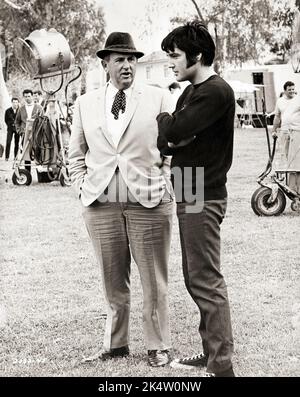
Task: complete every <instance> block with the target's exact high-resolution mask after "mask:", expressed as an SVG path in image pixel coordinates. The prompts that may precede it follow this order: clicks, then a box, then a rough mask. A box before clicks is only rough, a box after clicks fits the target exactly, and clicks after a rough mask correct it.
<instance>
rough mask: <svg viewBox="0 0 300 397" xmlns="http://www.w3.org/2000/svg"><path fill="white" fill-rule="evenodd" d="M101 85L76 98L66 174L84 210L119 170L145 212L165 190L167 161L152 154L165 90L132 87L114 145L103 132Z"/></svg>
mask: <svg viewBox="0 0 300 397" xmlns="http://www.w3.org/2000/svg"><path fill="white" fill-rule="evenodd" d="M106 88H107V85H105V86H103V87H101V88H99V89H97V90H94V91H91V92H88V93H86V94H84V95H82V96H80V97H79V98H78V99H77V101H76V104H75V110H74V117H73V125H72V133H71V138H70V146H69V154H68V156H69V172H70V176H71V180H72V182H73V185H74V187H75V189H76V191H77V194H78V197H80V199H81V201H82V204H83V205H84V206H88V205H90V204H91V203H92V202H93V201H95V200H96V199H97V198H98V197H99V196H100V195H101V194H102V193H103V192H104V190H105V188H106V187H107V186H108V185H109V183H110V181H111V179H112V177H113V175H114V173H115V170H116V168H117V167H119V171H120V173H121V175H122V177H123V179H124V181H125V183H126V185H127V186H128V188H129V190H130V192H131V193H132V195H133V196H134V198H135V199H136V200H137V201H138V202H139V203H140V204H142V205H143V206H145V207H148V208H151V207H155V206H156V205H158V204H159V202H160V200H161V199H162V197H163V195H164V193H165V189H166V186H167V189H168V191H170V189H171V188H170V182H169V174H170V158H163V159H162V158H161V155H160V152H159V150H158V149H157V137H158V126H157V121H156V117H157V115H158V114H159V113H161V112H171V111H172V109H173V104H172V98H171V95H170V94H169V92H168V91H167V90H164V89H160V88H157V87H152V86H147V85H144V86H140V85H136V84H135V85H134V87H133V91H132V95H131V98H130V101H129V103H128V106H129V109H128V116H127V119H126V121H125V123H124V127H123V131H122V136H121V139H120V141H119V143H118V145H117V146H115V145H114V143H113V139H112V136H111V134H110V132H109V131H107V127H106V117H105V92H106Z"/></svg>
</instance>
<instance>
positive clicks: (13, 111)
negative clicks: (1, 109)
mask: <svg viewBox="0 0 300 397" xmlns="http://www.w3.org/2000/svg"><path fill="white" fill-rule="evenodd" d="M18 109H19V99H18V98H15V97H14V98H12V99H11V107H10V108H8V109H6V111H5V116H4V120H5V123H6V125H7V135H6V145H5V160H6V161H8V159H9V153H10V146H11V141H12V139H13V138H14V158H16V156H17V153H18V148H19V134H17V131H16V126H15V118H16V115H17V111H18Z"/></svg>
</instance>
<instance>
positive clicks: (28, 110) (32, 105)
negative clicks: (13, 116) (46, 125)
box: [25, 103, 34, 119]
mask: <svg viewBox="0 0 300 397" xmlns="http://www.w3.org/2000/svg"><path fill="white" fill-rule="evenodd" d="M33 108H34V103H33V104H31V105H28V104H27V103H26V104H25V109H26V113H27V119H31V116H32V112H33Z"/></svg>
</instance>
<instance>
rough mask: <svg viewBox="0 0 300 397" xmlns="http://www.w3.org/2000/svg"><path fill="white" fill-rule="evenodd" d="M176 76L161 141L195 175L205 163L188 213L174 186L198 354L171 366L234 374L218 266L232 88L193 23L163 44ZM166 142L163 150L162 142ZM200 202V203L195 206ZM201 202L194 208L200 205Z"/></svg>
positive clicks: (206, 37) (202, 30) (175, 163)
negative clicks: (198, 196) (195, 311)
mask: <svg viewBox="0 0 300 397" xmlns="http://www.w3.org/2000/svg"><path fill="white" fill-rule="evenodd" d="M162 49H163V50H164V51H165V52H167V54H168V57H169V63H170V67H171V68H172V69H173V72H174V74H175V77H176V79H177V81H189V82H190V83H191V84H190V85H189V86H188V87H186V89H185V90H184V92H183V93H182V95H181V96H180V98H179V99H178V102H177V105H176V110H175V112H174V113H173V114H169V113H161V114H160V115H159V116H158V117H157V121H158V126H159V134H160V136H159V139H158V147H159V149H160V150H161V152H162V153H163V154H172V155H173V157H172V163H171V167H172V170H173V171H174V168H177V170H178V169H180V170H181V173H183V180H184V181H185V182H187V178H185V175H184V173H185V170H186V167H191V168H192V171H193V174H192V178H190V180H189V182H188V185H186V186H185V187H184V189H186V188H189V190H190V191H194V190H195V189H196V188H197V183H198V181H197V178H196V176H195V175H196V171H197V169H198V168H203V169H204V202H201V203H199V202H197V200H196V201H195V202H194V203H193V205H194V209H195V210H196V211H198V212H196V211H189V209H190V208H188V207H191V203H188V202H187V200H185V197H184V195H185V191H184V189H183V191H181V192H179V191H178V189H176V180H175V179H176V174H174V173H173V184H174V190H175V195H176V201H177V216H178V220H179V228H180V241H181V249H182V266H183V273H184V280H185V284H186V287H187V290H188V292H189V294H190V295H191V297H192V298H193V300H194V301H195V303H196V304H197V306H198V308H199V310H200V315H201V321H200V326H199V332H200V335H201V338H202V345H203V353H200V354H198V355H196V356H193V357H186V358H182V359H177V360H175V361H173V362H172V366H174V367H185V368H188V367H206V366H207V369H206V373H205V376H216V377H233V376H234V372H233V369H232V361H231V357H232V353H233V337H232V329H231V320H230V309H229V301H228V296H227V288H226V284H225V281H224V278H223V276H222V274H221V270H220V224H221V222H222V220H223V218H224V215H225V212H226V206H227V190H226V174H227V172H228V170H229V168H230V166H231V162H232V151H233V129H234V113H235V99H234V93H233V91H232V89H231V87H230V86H229V85H228V84H227V83H226V82H225V81H224V80H223V79H222V78H221V77H219V76H218V75H216V73H215V72H214V70H213V67H212V63H213V60H214V56H215V44H214V41H213V39H212V37H211V35H210V34H209V32H208V30H207V28H206V27H205V26H204V25H203V24H201V23H199V22H198V21H195V22H192V23H188V24H186V25H184V26H180V27H178V28H176V29H175V30H173V31H172V32H171V33H169V34H168V36H167V37H166V38H165V39H164V40H163V42H162ZM167 147H168V148H167ZM199 204H201V205H199ZM198 208H199V210H198Z"/></svg>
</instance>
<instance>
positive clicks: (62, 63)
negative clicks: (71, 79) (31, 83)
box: [15, 28, 74, 79]
mask: <svg viewBox="0 0 300 397" xmlns="http://www.w3.org/2000/svg"><path fill="white" fill-rule="evenodd" d="M15 50H16V55H17V57H18V59H19V63H20V66H21V68H22V69H23V70H24V71H25V72H26V73H29V75H30V76H31V78H33V79H41V78H48V77H53V76H57V75H61V74H65V73H68V72H70V71H71V70H72V69H73V66H74V56H73V54H72V52H71V50H70V47H69V44H68V42H67V40H66V38H65V37H64V36H63V35H62V34H61V33H59V32H57V31H56V30H55V29H54V28H51V29H49V30H46V29H41V30H35V31H33V32H32V33H30V35H29V36H28V37H27V38H26V39H25V40H23V39H21V38H17V39H16V41H15Z"/></svg>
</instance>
